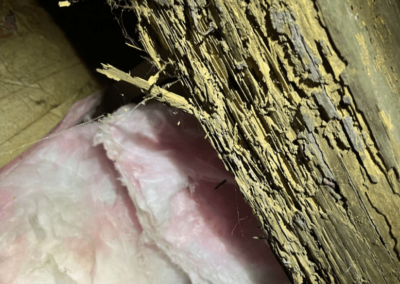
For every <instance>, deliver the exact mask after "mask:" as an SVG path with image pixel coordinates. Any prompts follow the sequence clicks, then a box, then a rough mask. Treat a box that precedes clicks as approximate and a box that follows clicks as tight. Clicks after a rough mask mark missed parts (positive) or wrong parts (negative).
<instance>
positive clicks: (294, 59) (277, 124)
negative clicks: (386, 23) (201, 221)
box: [100, 0, 400, 283]
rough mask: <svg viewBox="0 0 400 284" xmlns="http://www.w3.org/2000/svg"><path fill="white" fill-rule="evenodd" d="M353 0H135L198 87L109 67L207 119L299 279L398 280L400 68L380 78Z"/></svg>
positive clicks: (144, 33) (175, 66)
mask: <svg viewBox="0 0 400 284" xmlns="http://www.w3.org/2000/svg"><path fill="white" fill-rule="evenodd" d="M108 2H109V3H110V4H111V5H116V3H115V2H114V1H113V0H108ZM350 2H351V1H345V0H338V1H330V0H315V1H313V0H297V1H295V0H280V1H279V0H249V1H236V0H210V1H209V2H206V1H205V0H186V1H184V0H154V1H139V0H131V1H130V3H131V4H130V5H128V6H125V7H124V9H132V10H133V11H134V12H135V13H136V15H137V17H138V20H139V24H138V26H137V31H138V35H139V38H140V42H141V44H142V46H143V48H144V49H145V50H146V51H147V53H148V55H149V57H150V58H151V59H152V61H153V63H154V65H155V66H157V67H158V68H159V69H160V70H162V69H163V68H165V70H166V72H169V73H170V74H173V75H174V76H176V77H178V78H179V79H180V82H181V83H182V84H183V86H184V87H185V89H186V90H187V93H188V97H187V98H184V97H182V96H178V95H176V94H172V93H170V92H168V91H167V90H165V89H163V88H160V87H158V86H157V85H156V78H153V79H152V81H151V82H150V81H148V82H147V81H144V80H141V79H138V78H132V77H130V76H129V75H128V74H125V73H123V72H121V71H119V70H117V69H115V68H112V67H111V66H108V65H105V66H104V68H103V70H101V71H100V72H102V73H104V74H106V75H108V76H110V77H112V78H116V79H118V80H125V81H127V82H131V83H132V84H135V85H136V86H139V87H140V88H142V89H143V90H145V91H146V93H147V97H146V98H147V99H150V98H155V99H157V100H159V101H161V102H164V103H167V104H169V105H171V106H174V107H177V108H180V109H182V110H184V111H187V112H189V113H192V114H193V115H195V116H196V117H197V118H198V120H199V121H200V123H201V125H202V127H203V128H204V130H205V132H206V133H207V137H208V138H209V140H210V142H211V143H212V145H213V146H214V148H215V149H216V151H217V152H218V153H219V156H220V158H221V159H222V161H223V162H224V164H225V166H226V168H227V169H228V170H230V171H232V172H233V173H234V175H235V178H236V181H237V183H238V185H239V187H240V190H241V192H242V194H243V195H244V198H245V199H246V201H247V202H248V203H249V204H250V206H251V207H252V209H253V212H254V214H255V215H256V216H257V217H258V219H259V221H260V223H261V224H262V227H263V229H264V230H265V232H266V234H267V236H268V241H269V243H270V245H271V248H272V250H273V251H274V253H275V254H276V256H277V258H278V259H279V260H280V261H281V263H282V266H283V267H284V268H285V270H286V272H287V273H288V275H289V276H290V278H291V279H292V281H293V283H398V282H399V280H400V274H399V271H400V254H399V252H400V244H399V242H398V240H399V237H400V219H399V218H397V217H398V212H399V209H400V195H399V187H398V178H399V170H398V164H397V161H396V156H395V155H398V153H399V152H400V151H399V148H398V144H397V143H398V142H399V140H397V138H398V137H397V136H396V135H395V134H396V133H397V132H396V131H394V132H393V131H391V129H392V126H391V124H390V123H388V121H387V119H386V118H385V117H386V116H385V114H384V113H382V109H381V107H382V106H380V104H379V101H378V100H377V96H376V92H375V91H376V88H378V87H379V88H381V87H382V86H383V87H382V90H385V91H386V92H394V91H396V90H394V88H393V87H390V86H389V87H388V86H387V84H388V83H387V82H389V83H390V80H392V79H391V78H392V77H390V76H392V75H393V74H394V75H395V74H396V72H393V73H392V74H389V73H385V74H383V73H384V72H383V71H382V72H383V73H382V74H383V75H382V74H381V75H376V74H377V73H379V72H380V71H379V70H380V69H379V68H380V67H382V64H383V63H382V62H385V60H387V59H388V58H386V57H385V58H384V59H383V61H382V60H380V61H379V62H378V61H374V62H372V61H371V60H372V59H371V58H370V57H369V53H368V52H369V51H368V50H367V49H366V47H365V37H366V35H365V34H366V31H365V28H364V27H363V26H362V25H361V26H360V25H359V24H358V23H354V21H353V20H352V21H353V22H351V21H350V20H346V18H345V17H340V14H341V13H342V14H343V11H348V7H349V6H350V4H349V3H350ZM368 3H369V1H368ZM371 5H372V4H371ZM339 22H340V24H339ZM346 24H348V27H346ZM364 26H365V25H364ZM338 27H339V28H338ZM342 45H343V46H344V47H343V48H342ZM389 59H390V58H389ZM368 60H369V61H368ZM382 68H383V67H382ZM375 69H377V70H375ZM381 70H386V69H384V68H383V69H381ZM388 74H389V75H388ZM394 75H393V76H394ZM379 76H381V77H382V76H386V81H385V80H380V81H379V82H375V81H374V80H375V79H376V78H381V77H379ZM388 76H389V77H388ZM388 78H389V79H388ZM385 84H386V85H385ZM384 86H386V87H384ZM374 92H375V93H374ZM388 94H389V93H388ZM389 95H391V94H389ZM392 95H393V94H392ZM383 110H385V109H383ZM393 133H394V134H393Z"/></svg>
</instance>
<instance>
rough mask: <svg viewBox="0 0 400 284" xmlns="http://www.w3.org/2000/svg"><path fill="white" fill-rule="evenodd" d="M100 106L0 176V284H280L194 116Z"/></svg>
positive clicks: (282, 279) (88, 103) (81, 108)
mask: <svg viewBox="0 0 400 284" xmlns="http://www.w3.org/2000/svg"><path fill="white" fill-rule="evenodd" d="M98 99H99V95H94V96H92V97H89V98H87V99H85V100H83V101H80V102H78V103H76V104H75V105H74V107H73V108H72V109H71V110H70V112H69V113H68V115H67V116H66V117H65V119H64V120H63V121H62V122H61V123H60V124H59V126H58V127H57V128H56V129H55V130H54V131H53V133H60V134H58V135H54V136H50V137H49V139H45V140H43V141H41V142H39V143H37V144H36V145H35V146H34V147H32V148H31V149H30V150H29V151H27V152H25V154H23V155H22V156H20V157H19V158H18V159H16V160H14V161H13V162H11V163H10V164H8V165H7V166H5V167H3V168H2V169H1V170H0V224H1V228H0V229H1V234H0V283H1V284H8V283H40V284H47V283H49V284H50V283H62V284H69V283H79V284H85V283H96V284H97V283H107V284H112V283H177V284H179V283H274V284H279V283H289V282H288V280H287V278H286V276H285V275H284V273H283V271H282V269H281V268H280V266H279V265H278V263H277V261H276V260H275V258H274V256H273V255H272V253H271V252H270V250H269V248H268V246H267V244H266V243H265V242H264V241H263V240H254V239H253V236H262V232H261V230H260V229H259V228H258V227H257V225H258V223H257V221H256V219H255V218H254V217H253V216H252V213H251V210H250V208H249V207H248V206H247V204H245V203H244V201H243V198H242V196H241V194H240V192H239V190H238V189H237V187H236V185H235V182H234V179H233V176H232V175H231V174H230V173H228V172H227V171H226V170H225V168H224V166H223V164H222V162H221V161H220V160H219V159H218V156H217V154H216V152H215V150H214V149H213V148H212V147H211V145H210V144H209V142H208V141H207V140H206V139H204V136H205V134H204V132H203V131H202V130H200V126H199V125H198V123H197V121H196V120H195V119H194V118H193V117H190V116H188V115H186V114H183V113H181V112H178V111H176V110H174V109H170V108H168V107H166V106H163V105H160V104H156V103H154V104H149V105H146V106H141V107H139V108H137V109H134V106H133V105H130V106H124V107H122V108H121V109H119V110H118V111H116V112H115V113H114V114H113V115H112V116H109V117H108V118H106V119H104V120H103V121H102V122H92V123H88V124H85V125H83V126H79V127H73V126H74V125H75V124H76V123H77V122H79V121H80V119H81V118H82V117H84V115H85V114H86V113H88V111H89V110H91V109H92V108H93V106H94V105H95V103H96V101H97V100H98ZM178 124H179V125H178ZM223 180H227V182H226V183H225V184H223V185H222V186H220V187H219V188H218V189H217V190H214V188H215V187H216V186H217V185H218V184H219V183H221V181H223Z"/></svg>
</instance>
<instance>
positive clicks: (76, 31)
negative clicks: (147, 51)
mask: <svg viewBox="0 0 400 284" xmlns="http://www.w3.org/2000/svg"><path fill="white" fill-rule="evenodd" d="M58 2H59V1H58V0H38V4H39V6H41V7H42V8H44V9H45V10H46V11H47V12H48V13H49V14H50V15H51V16H52V17H53V20H54V22H55V23H56V24H57V25H58V26H59V27H60V28H61V29H62V30H63V31H64V33H65V35H66V37H67V38H68V40H69V41H70V43H71V45H72V46H73V47H74V48H75V50H76V52H77V54H78V55H79V56H80V57H81V59H82V61H83V62H84V63H85V64H86V66H87V67H88V69H89V70H90V71H91V72H92V73H93V75H94V76H95V78H96V79H97V80H98V81H99V82H100V83H101V84H102V85H103V86H107V85H109V84H110V82H111V80H110V79H108V78H106V77H105V76H104V75H102V74H99V73H98V72H96V68H100V67H101V63H108V64H111V65H113V66H115V67H117V68H119V69H121V70H123V71H126V72H127V71H129V70H130V69H132V68H133V67H135V66H136V65H137V64H138V63H139V62H140V61H142V58H141V57H140V55H141V54H140V52H139V51H138V50H136V49H134V48H132V47H129V46H127V45H126V44H125V42H129V41H128V40H127V39H125V37H124V35H123V32H122V28H121V27H120V24H121V25H122V24H123V26H124V27H125V29H126V32H127V34H128V35H129V36H130V37H132V38H134V36H135V27H136V23H137V20H136V16H135V14H134V13H133V12H131V11H127V10H125V11H122V9H114V10H111V8H110V6H109V5H107V3H106V1H105V0H100V1H99V0H81V1H79V2H76V3H72V4H71V6H69V7H63V8H61V7H59V6H58Z"/></svg>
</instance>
